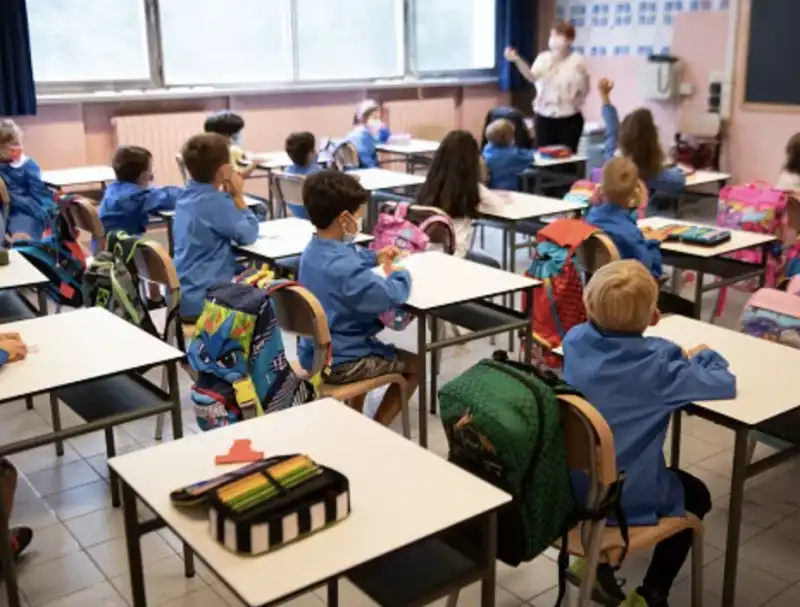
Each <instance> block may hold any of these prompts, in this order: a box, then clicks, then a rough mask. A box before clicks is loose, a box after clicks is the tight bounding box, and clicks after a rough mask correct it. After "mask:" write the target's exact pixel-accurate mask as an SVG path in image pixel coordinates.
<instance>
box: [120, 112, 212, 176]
mask: <svg viewBox="0 0 800 607" xmlns="http://www.w3.org/2000/svg"><path fill="white" fill-rule="evenodd" d="M207 117H208V113H207V112H175V113H172V114H146V115H141V116H116V117H114V118H112V119H111V124H112V125H113V127H114V135H115V137H116V144H117V145H118V146H119V145H140V146H142V147H144V148H147V149H148V150H150V152H151V153H152V154H153V173H155V177H156V184H158V185H183V178H182V177H181V173H180V171H179V169H178V164H177V162H176V161H175V155H176V154H177V153H178V152H180V150H181V147H183V144H184V143H186V140H187V139H189V137H191V136H192V135H196V134H197V133H202V132H203V122H204V121H205V119H206V118H207Z"/></svg>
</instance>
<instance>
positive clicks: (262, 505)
mask: <svg viewBox="0 0 800 607" xmlns="http://www.w3.org/2000/svg"><path fill="white" fill-rule="evenodd" d="M259 464H260V465H254V466H248V467H246V469H245V471H244V472H242V473H241V474H236V473H234V478H230V479H227V480H226V481H225V482H224V483H223V484H221V485H217V486H215V487H214V488H213V489H212V490H211V491H209V492H208V497H207V503H208V512H209V528H210V531H211V535H212V536H213V537H214V538H215V539H216V540H217V541H218V542H219V543H220V544H222V545H223V546H225V547H226V548H227V549H228V550H230V551H231V552H235V553H237V554H246V555H256V554H263V553H265V552H269V551H271V550H275V549H277V548H280V547H281V546H285V545H286V544H288V543H290V542H294V541H296V540H299V539H303V538H305V537H307V536H309V535H311V534H312V533H316V532H317V531H321V530H323V529H325V528H326V527H329V526H330V525H333V524H335V523H338V522H339V521H341V520H344V519H345V518H347V516H348V515H349V514H350V483H349V482H348V480H347V478H346V477H345V476H344V475H342V474H340V473H339V472H337V471H335V470H332V469H330V468H326V467H325V466H321V465H319V464H317V463H316V462H314V461H313V460H312V459H311V458H310V457H308V456H306V455H298V454H295V455H280V456H276V457H272V458H269V459H267V460H263V462H260V463H259Z"/></svg>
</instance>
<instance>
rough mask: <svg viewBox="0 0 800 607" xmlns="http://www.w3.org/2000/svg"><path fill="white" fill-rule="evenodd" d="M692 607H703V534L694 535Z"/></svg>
mask: <svg viewBox="0 0 800 607" xmlns="http://www.w3.org/2000/svg"><path fill="white" fill-rule="evenodd" d="M692 607H703V534H702V533H697V532H696V531H695V532H694V533H693V534H692Z"/></svg>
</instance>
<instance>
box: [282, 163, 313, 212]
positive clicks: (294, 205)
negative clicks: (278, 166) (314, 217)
mask: <svg viewBox="0 0 800 607" xmlns="http://www.w3.org/2000/svg"><path fill="white" fill-rule="evenodd" d="M321 170H322V167H321V166H320V165H318V164H316V163H314V164H310V165H308V166H302V165H300V164H291V165H289V166H288V167H286V169H285V170H284V172H285V173H286V174H287V175H311V174H312V173H316V172H317V171H321ZM286 206H287V207H289V210H290V211H291V212H292V215H293V216H294V217H299V218H300V219H308V213H307V212H306V208H305V207H304V206H303V205H302V203H301V202H300V201H288V200H287V201H286Z"/></svg>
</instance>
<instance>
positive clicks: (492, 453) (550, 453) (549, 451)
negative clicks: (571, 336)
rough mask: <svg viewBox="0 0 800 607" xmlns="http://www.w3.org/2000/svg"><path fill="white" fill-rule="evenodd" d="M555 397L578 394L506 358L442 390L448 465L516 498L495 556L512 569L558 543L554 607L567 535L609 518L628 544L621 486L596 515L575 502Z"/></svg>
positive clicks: (503, 518)
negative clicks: (578, 527) (580, 526)
mask: <svg viewBox="0 0 800 607" xmlns="http://www.w3.org/2000/svg"><path fill="white" fill-rule="evenodd" d="M558 394H576V392H575V390H573V389H571V388H570V387H569V386H567V385H566V384H564V383H563V382H561V381H560V380H559V379H558V378H557V377H556V376H555V374H553V373H550V372H548V373H544V372H541V371H538V370H537V369H535V368H533V367H530V366H527V365H524V364H522V363H514V362H511V361H509V360H508V356H507V354H506V353H505V352H495V354H494V356H493V357H492V359H485V360H482V361H480V362H479V363H477V364H476V365H474V366H473V367H471V368H469V369H467V370H466V371H465V372H464V373H462V374H461V375H459V376H458V377H456V378H455V379H453V380H452V381H450V382H448V383H447V384H445V385H444V386H442V388H441V390H440V392H439V414H440V417H441V420H442V426H443V427H444V431H445V435H446V436H447V444H448V447H449V454H448V460H449V461H450V462H452V463H454V464H456V465H457V466H459V467H461V468H463V469H465V470H467V471H468V472H471V473H472V474H474V475H476V476H478V477H480V478H482V479H483V480H485V481H487V482H489V483H491V484H493V485H495V486H497V487H499V488H500V489H502V490H504V491H506V492H507V493H509V494H511V496H512V498H513V500H512V502H511V503H509V504H507V505H506V506H503V507H502V508H501V509H500V510H499V511H498V521H497V558H498V559H500V560H501V561H503V562H504V563H506V564H508V565H511V566H517V565H519V564H520V563H522V562H526V561H530V560H532V559H534V558H535V557H537V556H538V555H540V554H541V553H542V552H544V551H545V550H546V549H547V548H549V547H550V546H552V545H553V544H554V543H556V542H557V541H559V540H560V541H561V551H560V554H559V598H558V602H557V603H556V604H557V605H558V604H559V603H560V601H561V598H563V592H564V589H565V580H566V577H565V576H566V572H567V568H568V566H569V557H568V553H567V542H566V537H567V534H568V532H569V530H570V529H572V528H573V527H574V526H575V525H577V524H578V523H579V522H580V521H582V520H600V519H602V518H605V517H606V516H608V515H609V514H614V515H615V516H617V517H618V519H619V521H620V522H619V526H620V532H621V533H622V536H623V541H624V543H625V545H627V543H628V538H627V524H626V519H625V517H624V515H623V514H622V512H621V508H620V507H619V506H620V504H619V497H620V495H621V487H622V481H621V480H620V481H619V482H618V484H617V487H615V490H614V491H611V492H610V493H609V497H608V499H607V500H606V501H605V502H604V503H603V504H602V505H601V506H600V507H599V508H598V509H597V510H596V511H594V512H590V511H588V510H586V509H585V508H583V507H581V506H579V504H578V503H577V502H576V500H575V498H574V496H573V490H572V484H571V476H570V470H569V466H568V463H567V451H566V446H565V440H564V433H563V430H562V425H561V412H560V405H559V403H558V400H557V398H556V397H557V395H558ZM460 533H461V535H462V538H461V539H464V540H466V541H467V542H468V543H472V544H476V545H479V542H480V538H481V531H480V529H475V528H473V527H471V526H466V527H464V528H463V529H462V530H461V532H460Z"/></svg>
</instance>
